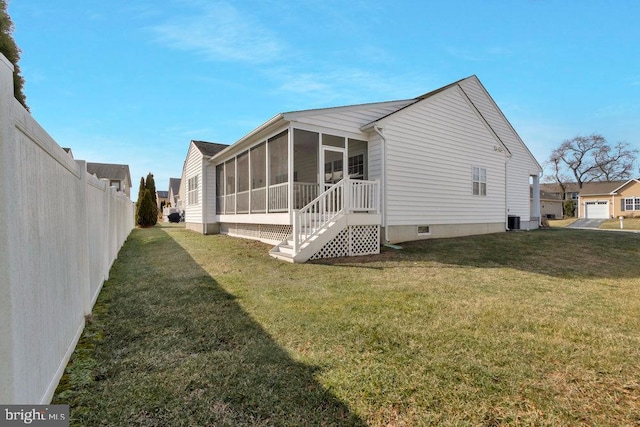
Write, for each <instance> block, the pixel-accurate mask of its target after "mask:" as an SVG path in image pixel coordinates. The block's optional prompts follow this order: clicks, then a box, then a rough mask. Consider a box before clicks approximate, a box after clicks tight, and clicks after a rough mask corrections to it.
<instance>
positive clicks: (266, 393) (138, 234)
mask: <svg viewBox="0 0 640 427" xmlns="http://www.w3.org/2000/svg"><path fill="white" fill-rule="evenodd" d="M317 371H318V368H316V367H313V366H309V365H306V364H303V363H300V362H297V361H295V360H293V359H292V358H291V357H290V356H289V354H287V352H286V351H285V350H284V349H283V348H281V347H280V346H279V345H278V344H277V343H276V342H275V341H274V340H273V339H272V338H271V337H270V336H269V334H268V333H267V332H266V331H265V330H263V328H262V327H261V326H260V325H259V324H258V323H257V322H256V321H255V320H253V319H252V318H251V317H250V316H249V315H248V314H247V313H246V312H245V311H244V310H243V309H242V308H241V307H240V305H239V304H238V303H237V301H236V300H235V298H234V296H233V295H231V294H229V293H227V292H226V291H225V290H223V289H222V288H221V287H220V286H219V285H218V283H217V282H216V281H215V280H214V279H213V278H212V277H211V276H210V275H208V274H207V273H206V272H205V271H204V270H203V269H202V268H201V267H200V266H199V265H198V264H197V263H196V262H195V261H194V260H193V259H192V258H191V256H190V255H189V254H188V253H187V252H186V251H185V250H184V249H183V248H182V247H180V245H178V244H177V243H176V242H175V241H174V240H173V239H172V238H171V237H170V236H169V235H168V234H167V233H166V232H164V231H163V230H162V229H161V227H156V228H151V229H144V230H140V229H138V230H134V232H133V233H132V235H131V236H130V237H129V240H128V241H127V242H126V244H125V246H124V247H123V249H122V250H121V252H120V254H119V258H118V261H117V262H116V263H115V264H114V267H113V268H112V271H111V277H110V279H109V281H108V282H106V283H105V286H104V288H103V290H102V293H101V295H100V297H99V299H98V302H97V304H96V306H95V307H94V314H93V315H92V318H91V319H90V322H89V323H88V324H87V327H86V328H85V331H84V333H83V336H82V339H81V340H80V343H79V344H78V347H77V348H76V351H75V353H74V355H73V356H72V359H71V361H70V363H69V365H68V366H67V369H66V371H65V375H64V377H63V380H62V381H61V383H60V385H59V387H58V390H57V391H56V395H55V397H54V401H53V403H61V404H69V405H70V415H71V418H72V425H110V426H111V425H149V426H151V425H153V426H165V425H166V426H180V425H192V426H195V425H197V426H225V425H226V426H242V425H246V426H271V425H278V426H301V425H318V426H320V425H327V426H364V425H366V424H365V423H364V422H363V421H362V420H361V419H360V418H359V417H358V416H356V415H355V414H353V413H352V412H351V411H350V410H349V408H348V407H347V406H346V405H345V404H344V403H343V402H341V401H340V400H339V399H337V398H336V397H335V396H334V395H333V394H332V393H331V392H330V391H329V390H326V389H325V388H324V387H323V386H322V385H321V384H320V383H319V382H317V381H316V380H315V378H314V376H315V375H316V373H317Z"/></svg>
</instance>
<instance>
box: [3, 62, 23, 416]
mask: <svg viewBox="0 0 640 427" xmlns="http://www.w3.org/2000/svg"><path fill="white" fill-rule="evenodd" d="M14 101H15V99H14V97H13V65H11V63H10V62H9V61H8V60H7V59H6V58H5V57H4V56H3V55H2V54H0V182H2V185H0V218H3V221H8V222H7V223H5V224H2V226H0V271H2V274H1V275H0V335H1V336H2V339H0V360H2V363H0V402H2V403H14V402H15V399H16V393H17V391H16V382H17V380H16V376H15V354H14V351H13V349H14V337H15V336H16V334H15V333H14V328H15V325H14V316H13V293H14V286H17V285H18V281H17V280H16V279H17V277H16V276H17V271H16V270H17V264H19V263H17V262H15V261H16V260H15V254H14V253H13V252H12V251H11V242H12V241H13V240H14V236H13V234H14V233H15V231H14V230H15V229H16V227H14V226H13V224H14V221H18V218H17V217H18V216H19V213H18V212H17V208H16V206H15V197H13V196H12V192H14V191H18V190H19V189H18V182H17V178H16V175H15V158H16V155H17V154H16V153H17V148H16V144H15V137H14V132H13V129H14V127H13V125H12V120H13V111H12V104H13V102H14Z"/></svg>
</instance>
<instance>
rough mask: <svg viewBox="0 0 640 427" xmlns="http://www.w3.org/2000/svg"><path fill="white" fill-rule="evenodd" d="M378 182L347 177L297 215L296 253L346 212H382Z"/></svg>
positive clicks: (295, 223)
mask: <svg viewBox="0 0 640 427" xmlns="http://www.w3.org/2000/svg"><path fill="white" fill-rule="evenodd" d="M378 193H379V185H378V182H377V181H360V180H351V179H349V178H344V179H342V180H341V181H339V182H338V183H337V184H335V185H333V186H332V187H330V188H329V189H328V190H326V191H325V192H323V193H322V194H320V195H319V196H318V197H316V198H315V199H314V200H313V201H311V203H309V204H308V205H306V206H305V207H303V208H302V209H295V210H294V215H293V252H294V254H297V253H298V252H299V250H300V248H301V247H302V245H303V244H305V243H306V242H308V241H309V240H310V239H311V238H312V237H313V236H314V234H316V233H317V232H318V231H319V230H321V229H322V228H323V227H325V226H326V225H327V224H328V223H330V222H331V221H333V220H334V219H336V218H337V217H338V216H339V215H340V214H343V213H355V212H367V213H376V214H377V213H378V212H379V207H380V200H379V196H378Z"/></svg>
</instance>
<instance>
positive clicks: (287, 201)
mask: <svg viewBox="0 0 640 427" xmlns="http://www.w3.org/2000/svg"><path fill="white" fill-rule="evenodd" d="M270 131H271V132H268V130H265V131H264V132H257V133H258V135H250V136H249V137H246V138H245V139H244V140H241V141H239V142H238V143H236V144H234V145H232V146H230V147H229V148H228V149H226V150H224V151H223V152H221V153H219V154H218V155H216V156H214V157H213V158H212V159H211V163H213V164H215V176H216V180H215V181H216V206H215V212H216V215H215V218H216V222H217V223H218V224H219V226H220V232H221V233H223V234H229V235H235V236H238V237H246V238H254V239H258V240H262V241H265V242H268V243H273V244H279V246H278V247H277V248H276V249H277V250H276V251H275V252H277V253H279V255H282V253H283V252H284V253H285V255H284V257H286V255H292V256H293V257H295V256H296V255H297V254H299V253H300V252H301V251H302V249H304V247H307V246H310V247H311V248H310V249H308V250H307V251H306V252H307V253H306V255H305V254H303V255H301V256H302V257H304V258H306V259H309V258H313V257H314V256H317V257H322V256H320V255H318V252H322V251H323V247H324V246H325V245H326V244H327V243H330V241H331V240H334V239H329V240H328V237H329V236H333V235H334V234H335V235H336V236H337V235H339V234H340V232H341V231H343V230H347V232H346V234H347V236H346V240H347V241H349V240H353V239H352V238H351V237H349V232H350V230H349V228H350V227H352V226H364V227H367V229H366V231H364V233H365V234H367V240H368V241H369V243H368V244H367V245H366V248H364V249H362V250H359V251H356V252H358V253H357V254H361V253H377V252H378V251H379V226H380V213H379V207H380V206H379V204H380V198H379V194H380V186H379V183H378V182H376V181H368V180H367V178H368V168H367V162H368V142H367V141H366V140H364V139H362V137H359V138H358V137H357V135H349V134H346V133H342V134H341V133H340V132H336V131H323V130H321V129H317V128H316V129H309V128H305V127H302V126H301V127H298V126H293V125H289V126H288V127H286V128H285V129H282V127H280V129H277V128H276V129H270ZM347 217H349V219H346V218H347ZM329 229H331V230H329ZM358 232H359V233H360V234H362V233H363V231H362V230H359V231H358ZM318 234H322V238H320V236H318ZM341 239H342V240H344V238H341ZM313 241H316V242H314V243H313V244H312V243H311V242H313ZM334 245H335V243H334ZM349 245H350V243H349V242H347V243H346V244H344V245H343V244H337V246H339V248H337V249H335V248H334V249H331V248H329V249H326V248H325V249H324V250H325V252H326V251H328V252H331V254H330V255H331V256H340V254H342V252H345V250H344V249H345V248H343V246H345V247H347V246H349ZM359 246H362V245H359ZM289 247H290V248H289ZM286 252H291V254H287V253H286ZM311 252H313V253H312V254H311ZM346 252H349V251H348V248H346ZM336 253H339V254H338V255H336ZM279 255H277V256H278V257H283V256H279ZM344 255H349V253H344ZM274 256H276V255H274ZM306 259H305V260H306ZM293 260H294V261H298V259H293Z"/></svg>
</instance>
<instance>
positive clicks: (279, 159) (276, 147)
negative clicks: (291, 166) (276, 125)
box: [269, 131, 289, 185]
mask: <svg viewBox="0 0 640 427" xmlns="http://www.w3.org/2000/svg"><path fill="white" fill-rule="evenodd" d="M288 136H289V132H288V131H284V132H282V133H281V134H280V135H278V136H274V137H273V138H271V139H270V140H269V185H276V184H282V183H283V182H287V181H288V180H289V179H288V178H289V177H288V173H287V161H288V153H287V151H288V150H287V148H288V145H289V144H288V142H289V137H288Z"/></svg>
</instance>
